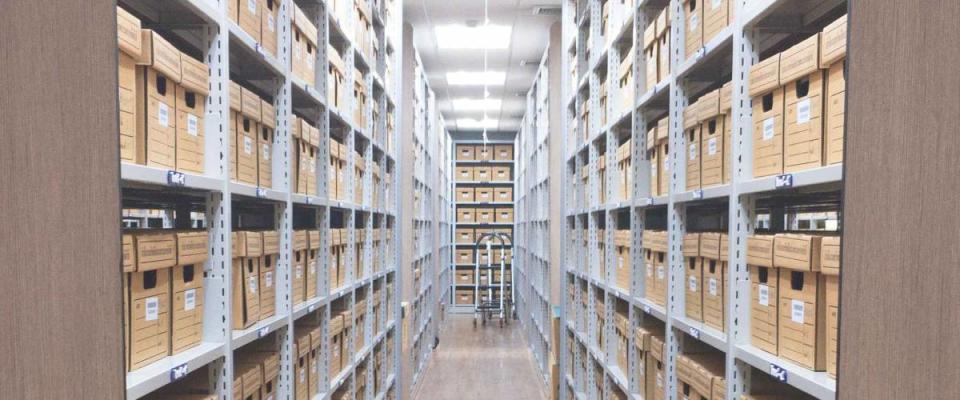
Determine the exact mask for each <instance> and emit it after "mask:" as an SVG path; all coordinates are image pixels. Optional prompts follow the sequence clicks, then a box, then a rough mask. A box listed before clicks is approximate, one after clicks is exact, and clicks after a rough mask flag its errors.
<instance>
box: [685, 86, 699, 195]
mask: <svg viewBox="0 0 960 400" xmlns="http://www.w3.org/2000/svg"><path fill="white" fill-rule="evenodd" d="M700 105H701V104H699V103H693V104H691V105H690V106H688V107H687V108H685V109H684V110H683V140H684V144H685V145H686V148H681V149H682V150H684V151H683V152H682V153H681V154H683V158H684V159H686V164H687V174H686V188H687V190H693V189H699V188H700V137H701V132H702V130H701V129H700Z"/></svg>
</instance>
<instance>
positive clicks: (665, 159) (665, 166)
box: [663, 154, 670, 171]
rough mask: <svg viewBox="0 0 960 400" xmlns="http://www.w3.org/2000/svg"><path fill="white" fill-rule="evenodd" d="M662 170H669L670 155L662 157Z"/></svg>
mask: <svg viewBox="0 0 960 400" xmlns="http://www.w3.org/2000/svg"><path fill="white" fill-rule="evenodd" d="M663 170H664V171H669V170H670V155H669V154H667V155H665V156H663Z"/></svg>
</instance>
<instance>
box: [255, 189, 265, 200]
mask: <svg viewBox="0 0 960 400" xmlns="http://www.w3.org/2000/svg"><path fill="white" fill-rule="evenodd" d="M257 197H259V198H261V199H262V198H264V197H267V189H264V188H257Z"/></svg>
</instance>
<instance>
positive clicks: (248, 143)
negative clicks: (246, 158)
mask: <svg viewBox="0 0 960 400" xmlns="http://www.w3.org/2000/svg"><path fill="white" fill-rule="evenodd" d="M243 152H244V153H247V154H253V140H251V139H250V138H249V137H246V136H244V137H243Z"/></svg>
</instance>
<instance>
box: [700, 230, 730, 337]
mask: <svg viewBox="0 0 960 400" xmlns="http://www.w3.org/2000/svg"><path fill="white" fill-rule="evenodd" d="M727 246H728V244H727V235H724V234H722V233H716V232H704V233H701V234H700V258H701V260H702V262H703V266H702V269H703V279H701V282H702V285H703V289H702V292H703V323H704V324H706V325H707V326H709V327H711V328H714V329H716V330H719V331H721V332H723V331H724V326H725V325H724V324H725V321H726V316H727V309H726V307H725V306H724V304H725V303H726V302H725V300H724V299H725V297H724V296H725V294H724V293H727V292H728V290H727V287H728V284H727V275H726V270H727Z"/></svg>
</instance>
